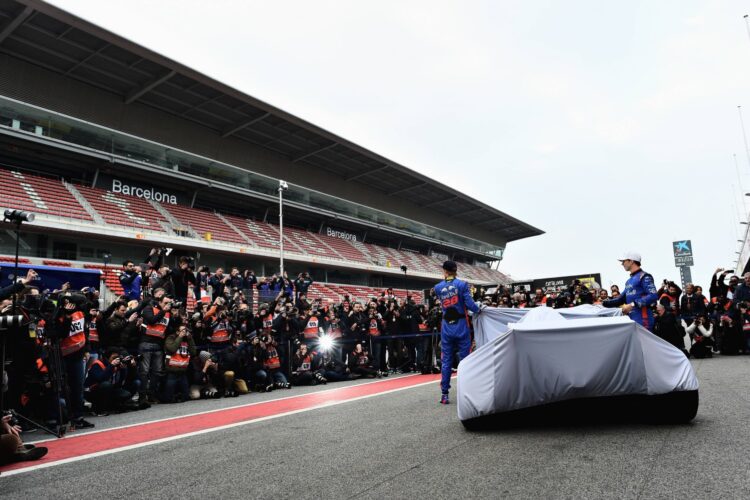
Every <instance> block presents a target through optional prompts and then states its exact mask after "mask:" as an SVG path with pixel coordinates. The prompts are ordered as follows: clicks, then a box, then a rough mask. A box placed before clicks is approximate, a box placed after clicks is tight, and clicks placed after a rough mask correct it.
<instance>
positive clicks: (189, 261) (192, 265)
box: [185, 257, 195, 271]
mask: <svg viewBox="0 0 750 500" xmlns="http://www.w3.org/2000/svg"><path fill="white" fill-rule="evenodd" d="M185 262H187V265H188V269H190V270H191V271H195V257H185Z"/></svg>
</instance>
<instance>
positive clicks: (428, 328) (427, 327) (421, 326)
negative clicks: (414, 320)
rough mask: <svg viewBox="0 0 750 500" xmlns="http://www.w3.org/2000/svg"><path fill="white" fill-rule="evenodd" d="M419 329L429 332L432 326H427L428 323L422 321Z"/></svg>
mask: <svg viewBox="0 0 750 500" xmlns="http://www.w3.org/2000/svg"><path fill="white" fill-rule="evenodd" d="M419 331H420V332H429V331H430V327H429V326H427V323H420V324H419Z"/></svg>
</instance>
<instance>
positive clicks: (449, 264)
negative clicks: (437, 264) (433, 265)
mask: <svg viewBox="0 0 750 500" xmlns="http://www.w3.org/2000/svg"><path fill="white" fill-rule="evenodd" d="M443 269H445V270H446V271H448V272H449V273H455V272H456V271H457V270H458V266H457V265H456V263H455V262H453V261H452V260H446V261H445V262H443Z"/></svg>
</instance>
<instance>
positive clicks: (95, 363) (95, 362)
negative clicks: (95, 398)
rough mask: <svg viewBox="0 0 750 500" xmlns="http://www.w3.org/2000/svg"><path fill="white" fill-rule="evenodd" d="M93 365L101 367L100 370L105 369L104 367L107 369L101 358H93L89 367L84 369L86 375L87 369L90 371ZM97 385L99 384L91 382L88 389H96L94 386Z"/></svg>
mask: <svg viewBox="0 0 750 500" xmlns="http://www.w3.org/2000/svg"><path fill="white" fill-rule="evenodd" d="M94 366H98V367H99V368H101V369H102V371H104V370H106V369H107V366H106V365H105V364H104V362H103V361H102V360H100V359H95V360H94V362H93V363H91V366H89V369H88V370H86V376H88V372H89V371H91V369H92V368H93V367H94ZM98 385H99V384H91V385H90V386H89V389H96V386H98Z"/></svg>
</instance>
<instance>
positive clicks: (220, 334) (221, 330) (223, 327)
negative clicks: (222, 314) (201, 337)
mask: <svg viewBox="0 0 750 500" xmlns="http://www.w3.org/2000/svg"><path fill="white" fill-rule="evenodd" d="M230 337H231V334H230V333H229V323H228V322H227V321H226V320H222V321H219V322H217V323H216V324H215V325H214V327H213V331H212V333H211V336H210V337H209V338H208V340H210V341H211V342H213V343H220V342H229V338H230Z"/></svg>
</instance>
